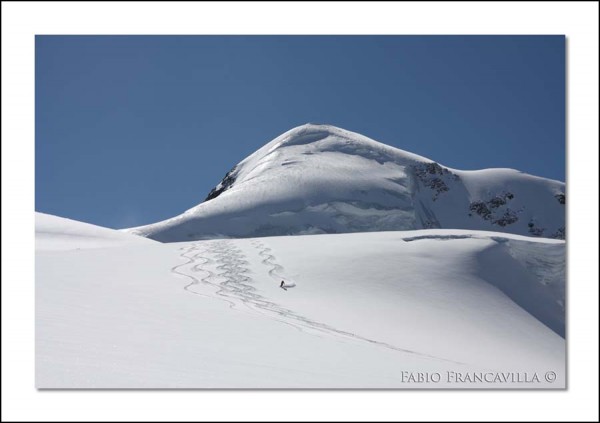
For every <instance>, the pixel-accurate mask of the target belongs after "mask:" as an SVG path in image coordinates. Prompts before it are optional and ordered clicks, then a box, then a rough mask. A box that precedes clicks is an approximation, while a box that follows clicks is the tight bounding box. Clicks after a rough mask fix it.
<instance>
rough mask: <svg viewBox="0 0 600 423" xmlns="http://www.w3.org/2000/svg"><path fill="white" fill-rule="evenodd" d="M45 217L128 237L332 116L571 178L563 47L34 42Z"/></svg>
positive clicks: (409, 145)
mask: <svg viewBox="0 0 600 423" xmlns="http://www.w3.org/2000/svg"><path fill="white" fill-rule="evenodd" d="M35 84H36V102H35V103H36V106H35V107H36V110H35V129H36V179H35V181H36V188H35V190H36V210H37V211H42V212H46V213H51V214H56V215H59V216H63V217H69V218H73V219H77V220H82V221H85V222H90V223H95V224H98V225H102V226H108V227H114V228H122V227H128V226H134V225H141V224H146V223H152V222H156V221H158V220H162V219H165V218H168V217H172V216H175V215H177V214H179V213H181V212H183V211H184V210H186V209H188V208H190V207H192V206H194V205H196V204H198V203H200V202H201V201H202V200H203V199H204V198H205V197H206V195H207V193H208V192H209V190H210V189H211V188H212V187H213V186H214V185H216V184H217V183H218V182H219V181H220V180H221V178H222V177H223V176H224V174H225V173H226V172H227V171H228V170H229V169H230V168H231V167H232V166H233V165H235V164H236V163H237V162H239V161H240V160H242V159H243V158H244V157H246V156H247V155H248V154H251V153H252V152H254V151H255V150H256V149H258V148H259V147H260V146H262V145H263V144H265V143H267V142H268V141H270V140H271V139H273V138H275V137H276V136H277V135H279V134H281V133H282V132H285V131H286V130H288V129H290V128H292V127H294V126H298V125H301V124H304V123H307V122H313V123H329V124H333V125H336V126H340V127H343V128H346V129H349V130H352V131H356V132H360V133H362V134H364V135H367V136H369V137H371V138H374V139H376V140H378V141H381V142H384V143H386V144H390V145H393V146H396V147H398V148H401V149H404V150H407V151H411V152H414V153H417V154H420V155H423V156H426V157H429V158H431V159H433V160H436V161H439V162H440V163H442V164H444V165H447V166H450V167H454V168H459V169H479V168H486V167H512V168H516V169H519V170H522V171H525V172H528V173H532V174H535V175H540V176H545V177H549V178H553V179H559V180H563V181H564V178H565V38H564V37H563V36H539V37H537V36H536V37H530V36H526V37H512V36H511V37H491V36H485V37H479V36H477V37H463V36H451V37H416V36H410V37H408V36H392V37H380V36H364V37H359V36H335V37H322V36H300V37H271V36H265V37H256V36H229V37H228V36H190V37H187V36H185V37H183V36H171V37H163V36H143V37H131V36H123V37H118V36H37V37H36V72H35Z"/></svg>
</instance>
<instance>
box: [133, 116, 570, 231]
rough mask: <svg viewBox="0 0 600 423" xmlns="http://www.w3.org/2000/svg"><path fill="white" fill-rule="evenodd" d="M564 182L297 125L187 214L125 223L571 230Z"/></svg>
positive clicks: (217, 227) (175, 227) (210, 227)
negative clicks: (457, 164)
mask: <svg viewBox="0 0 600 423" xmlns="http://www.w3.org/2000/svg"><path fill="white" fill-rule="evenodd" d="M565 201H566V200H565V186H564V183H563V182H560V181H555V180H551V179H547V178H542V177H538V176H533V175H529V174H526V173H523V172H520V171H518V170H515V169H507V168H497V169H482V170H471V171H463V170H458V169H452V168H449V167H447V166H444V165H441V164H440V163H437V162H435V161H433V160H430V159H428V158H426V157H423V156H419V155H417V154H414V153H410V152H407V151H404V150H401V149H398V148H395V147H391V146H389V145H386V144H383V143H380V142H378V141H375V140H373V139H371V138H368V137H366V136H364V135H361V134H358V133H354V132H351V131H348V130H345V129H342V128H337V127H334V126H331V125H317V124H305V125H302V126H299V127H296V128H293V129H291V130H289V131H287V132H285V133H283V134H282V135H280V136H278V137H277V138H275V139H273V140H272V141H270V142H268V143H266V144H265V145H264V146H262V147H261V148H259V149H258V150H257V151H256V152H254V153H253V154H251V155H249V156H248V157H246V158H245V159H244V160H242V161H241V162H239V163H238V164H236V165H235V166H234V167H233V168H232V169H231V170H230V171H229V172H227V174H226V175H225V177H224V178H223V179H222V180H221V182H219V184H217V185H216V186H215V187H214V188H213V189H212V190H211V191H210V192H209V193H208V195H207V196H206V198H205V200H204V201H203V202H202V203H200V204H198V205H197V206H195V207H192V208H191V209H189V210H187V211H185V212H184V213H183V214H181V215H179V216H175V217H173V218H171V219H167V220H165V221H162V222H157V223H154V224H151V225H145V226H140V227H136V228H129V229H126V230H125V231H127V232H132V233H134V234H137V235H141V236H145V237H149V238H152V239H155V240H158V241H163V242H173V241H188V240H191V239H205V238H215V237H233V238H245V237H253V236H271V235H295V234H313V233H347V232H369V231H381V230H411V229H427V228H444V229H450V228H453V229H473V230H493V231H501V232H508V233H516V234H520V235H526V236H536V237H540V236H541V237H551V238H559V239H564V237H565V229H564V205H565Z"/></svg>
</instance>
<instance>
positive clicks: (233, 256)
mask: <svg viewBox="0 0 600 423" xmlns="http://www.w3.org/2000/svg"><path fill="white" fill-rule="evenodd" d="M251 245H252V246H253V247H254V248H256V249H257V250H258V255H259V256H260V257H261V258H262V261H261V262H262V264H264V265H265V266H268V267H270V269H269V270H268V274H269V276H270V277H271V278H273V279H274V280H280V279H285V277H284V276H283V273H284V271H285V269H284V268H283V266H281V265H280V264H278V263H277V262H276V257H275V256H274V255H273V254H272V253H271V251H272V250H271V248H269V247H267V246H265V245H264V244H263V243H262V242H260V241H253V242H251ZM180 250H181V251H183V252H182V253H181V254H180V257H181V258H183V259H186V260H187V261H186V262H185V263H183V264H179V265H177V266H174V267H172V268H171V271H172V272H173V273H175V274H177V275H180V276H184V277H186V278H189V279H190V282H189V283H188V284H187V285H185V286H184V287H183V289H184V290H185V291H188V292H190V293H192V294H195V295H199V296H201V297H205V298H212V299H217V300H220V301H224V302H225V303H227V304H228V306H229V308H231V309H235V310H238V311H243V310H242V309H241V307H240V306H245V307H246V308H248V309H250V310H251V311H254V312H258V313H260V314H261V315H263V316H265V317H267V318H270V319H273V320H276V321H278V322H280V323H284V324H287V325H290V326H292V327H294V328H296V329H297V330H299V331H301V332H305V333H309V334H311V335H314V336H319V335H318V334H317V333H320V334H325V335H330V336H334V337H336V338H338V339H344V340H348V339H351V340H358V341H362V342H367V343H369V344H372V345H377V346H380V347H384V348H388V349H391V350H395V351H399V352H402V353H405V354H413V355H417V356H421V357H425V358H431V359H435V360H441V361H445V362H451V363H453V364H460V365H462V364H465V363H461V362H458V361H454V360H449V359H446V358H442V357H437V356H434V355H430V354H425V353H420V352H418V351H413V350H409V349H406V348H400V347H397V346H395V345H392V344H388V343H386V342H381V341H376V340H373V339H370V338H366V337H364V336H360V335H357V334H355V333H351V332H347V331H344V330H340V329H336V328H334V327H332V326H329V325H327V324H325V323H320V322H317V321H314V320H311V319H309V318H306V317H304V316H302V315H299V314H297V313H295V312H293V311H292V310H289V309H287V308H285V307H282V306H280V305H279V304H277V303H274V302H272V301H269V300H267V299H266V298H265V297H263V296H262V295H260V294H259V293H258V292H257V289H256V288H255V287H254V286H252V282H253V280H252V278H251V277H250V276H248V275H247V274H246V273H248V272H249V269H248V268H247V267H244V266H245V265H247V264H248V262H247V261H246V260H245V259H244V254H243V252H242V251H241V250H240V249H239V248H237V247H236V246H235V245H233V243H232V242H231V241H229V240H218V241H210V242H208V243H207V246H206V249H204V250H200V249H199V248H198V245H197V244H192V245H191V247H182V248H181V249H180ZM191 253H194V254H193V255H190V254H191ZM207 256H212V257H214V258H215V259H214V260H213V259H211V258H209V257H207ZM197 260H202V262H200V263H199V262H197ZM208 265H215V267H216V269H218V270H220V271H221V272H220V273H214V272H212V271H210V270H207V268H206V267H207V266H208ZM186 267H188V268H189V269H190V271H191V272H193V273H197V272H203V273H205V275H204V276H203V277H201V278H198V277H196V276H193V275H192V274H189V273H185V272H183V271H182V269H183V268H186ZM216 279H222V280H221V281H216ZM200 284H202V285H205V286H207V287H209V288H212V290H213V291H214V294H215V296H211V295H206V294H202V293H200V292H198V291H196V290H194V287H195V286H197V285H200ZM315 332H316V333H315Z"/></svg>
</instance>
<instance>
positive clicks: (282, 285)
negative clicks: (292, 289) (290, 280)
mask: <svg viewBox="0 0 600 423" xmlns="http://www.w3.org/2000/svg"><path fill="white" fill-rule="evenodd" d="M279 287H280V288H281V289H285V290H286V291H287V288H286V287H285V282H284V281H281V284H280V285H279Z"/></svg>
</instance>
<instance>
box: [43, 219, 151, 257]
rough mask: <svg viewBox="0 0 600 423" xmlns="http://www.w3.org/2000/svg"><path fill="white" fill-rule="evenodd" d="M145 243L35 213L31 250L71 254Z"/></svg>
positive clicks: (94, 226) (80, 223) (73, 221)
mask: <svg viewBox="0 0 600 423" xmlns="http://www.w3.org/2000/svg"><path fill="white" fill-rule="evenodd" d="M151 243H154V242H153V241H151V240H149V239H144V238H141V237H138V236H134V235H130V234H127V233H123V232H119V231H115V230H112V229H108V228H103V227H101V226H96V225H91V224H89V223H84V222H79V221H76V220H71V219H66V218H64V217H58V216H53V215H50V214H45V213H39V212H36V213H35V249H36V250H37V251H39V250H75V249H86V248H102V247H109V246H116V245H147V244H151Z"/></svg>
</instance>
